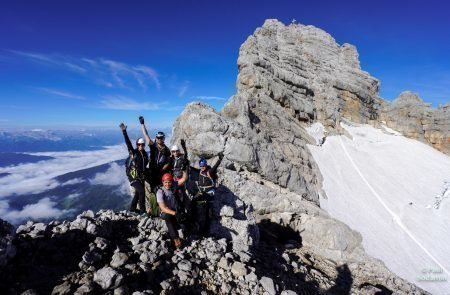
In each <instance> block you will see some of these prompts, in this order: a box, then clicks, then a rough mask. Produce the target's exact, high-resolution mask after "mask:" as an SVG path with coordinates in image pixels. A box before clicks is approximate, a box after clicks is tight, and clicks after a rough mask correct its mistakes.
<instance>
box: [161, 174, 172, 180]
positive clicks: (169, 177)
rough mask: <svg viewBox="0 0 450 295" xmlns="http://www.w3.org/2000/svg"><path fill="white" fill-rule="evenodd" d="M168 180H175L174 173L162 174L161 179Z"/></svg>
mask: <svg viewBox="0 0 450 295" xmlns="http://www.w3.org/2000/svg"><path fill="white" fill-rule="evenodd" d="M166 180H168V181H173V178H172V175H170V173H165V174H164V175H163V176H162V179H161V181H166Z"/></svg>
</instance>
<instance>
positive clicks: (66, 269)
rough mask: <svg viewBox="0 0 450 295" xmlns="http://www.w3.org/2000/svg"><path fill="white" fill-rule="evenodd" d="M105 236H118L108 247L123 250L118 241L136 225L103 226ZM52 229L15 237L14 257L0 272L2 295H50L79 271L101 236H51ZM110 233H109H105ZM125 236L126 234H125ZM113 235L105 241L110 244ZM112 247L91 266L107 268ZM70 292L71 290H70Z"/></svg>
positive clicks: (119, 222) (72, 231)
mask: <svg viewBox="0 0 450 295" xmlns="http://www.w3.org/2000/svg"><path fill="white" fill-rule="evenodd" d="M104 226H105V227H106V228H108V232H111V233H114V232H122V233H124V234H123V235H121V236H120V237H116V242H113V243H112V244H114V245H117V246H118V247H119V248H120V247H123V245H122V243H121V242H119V241H126V239H127V238H128V237H131V236H133V235H135V232H133V230H130V229H132V228H135V229H136V231H137V221H134V220H117V221H108V222H107V224H104ZM53 227H54V226H52V225H48V226H47V227H46V230H45V231H42V232H39V233H38V235H37V236H34V237H31V236H29V235H28V234H20V235H17V236H16V238H15V240H14V244H15V246H16V249H17V253H16V255H15V257H14V258H13V259H11V260H10V261H9V262H8V264H7V265H6V266H5V267H4V268H2V269H0V290H2V292H4V293H3V294H18V293H19V294H20V293H22V292H24V291H26V290H29V289H32V290H34V291H36V292H37V293H38V294H51V293H52V290H53V288H54V287H55V286H57V285H60V284H62V283H63V282H64V281H63V278H64V277H65V276H67V275H69V274H71V273H74V272H78V271H80V266H79V263H80V261H83V255H85V253H86V252H87V251H88V250H89V249H90V245H91V243H93V242H94V241H95V240H96V238H98V237H99V236H100V235H101V234H95V235H94V234H90V233H87V232H86V231H85V230H81V229H70V230H67V231H66V232H64V233H53V232H52V228H53ZM109 230H110V231H109ZM127 232H128V234H127ZM112 237H113V235H111V236H108V239H109V238H111V240H114V238H112ZM114 249H115V247H114V246H113V245H110V246H109V247H107V248H106V249H105V251H104V252H103V253H102V256H103V257H105V258H106V260H107V261H106V260H104V261H103V260H101V259H100V260H98V261H96V262H95V263H93V264H92V265H101V264H105V263H106V264H109V260H110V257H111V256H112V253H113V251H114ZM71 291H72V292H74V291H75V290H71Z"/></svg>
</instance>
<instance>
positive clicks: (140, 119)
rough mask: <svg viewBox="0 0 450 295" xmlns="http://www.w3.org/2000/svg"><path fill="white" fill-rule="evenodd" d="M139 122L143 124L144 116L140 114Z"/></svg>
mask: <svg viewBox="0 0 450 295" xmlns="http://www.w3.org/2000/svg"><path fill="white" fill-rule="evenodd" d="M139 122H141V124H144V117H142V116H140V117H139Z"/></svg>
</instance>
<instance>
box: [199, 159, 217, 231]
mask: <svg viewBox="0 0 450 295" xmlns="http://www.w3.org/2000/svg"><path fill="white" fill-rule="evenodd" d="M218 156H219V159H218V160H217V162H216V164H214V166H213V167H212V168H211V166H208V162H207V161H206V159H204V158H201V159H200V161H199V162H198V164H199V166H200V171H199V175H198V181H197V187H198V193H197V194H196V195H195V196H194V198H193V200H192V203H193V210H194V212H193V216H195V218H196V219H197V220H196V221H197V225H198V228H197V229H198V232H199V234H201V235H205V234H206V233H207V231H208V227H209V223H210V220H211V215H212V214H211V205H210V204H211V203H212V201H213V197H214V194H215V188H216V179H217V168H218V167H219V165H220V163H221V162H222V159H223V153H219V155H218Z"/></svg>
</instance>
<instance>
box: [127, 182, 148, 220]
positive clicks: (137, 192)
mask: <svg viewBox="0 0 450 295" xmlns="http://www.w3.org/2000/svg"><path fill="white" fill-rule="evenodd" d="M131 186H132V187H133V188H134V197H133V200H132V201H131V206H130V211H133V212H135V211H136V207H137V204H138V201H139V210H140V213H141V214H142V213H146V212H147V211H146V210H145V187H144V184H143V183H142V182H141V181H135V182H133V183H132V184H131Z"/></svg>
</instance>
